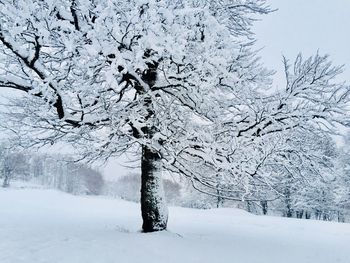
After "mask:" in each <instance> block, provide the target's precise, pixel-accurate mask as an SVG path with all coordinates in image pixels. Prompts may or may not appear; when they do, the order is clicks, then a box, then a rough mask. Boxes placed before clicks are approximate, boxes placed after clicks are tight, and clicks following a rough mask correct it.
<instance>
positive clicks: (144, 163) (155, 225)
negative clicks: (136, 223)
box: [141, 146, 168, 232]
mask: <svg viewBox="0 0 350 263" xmlns="http://www.w3.org/2000/svg"><path fill="white" fill-rule="evenodd" d="M161 176H162V169H161V163H160V157H159V155H158V153H156V152H153V151H152V150H151V149H149V148H148V147H147V146H143V147H142V160H141V212H142V219H143V224H142V229H143V231H144V232H154V231H161V230H164V229H166V227H167V222H168V209H167V206H166V202H165V198H164V189H163V184H162V177H161Z"/></svg>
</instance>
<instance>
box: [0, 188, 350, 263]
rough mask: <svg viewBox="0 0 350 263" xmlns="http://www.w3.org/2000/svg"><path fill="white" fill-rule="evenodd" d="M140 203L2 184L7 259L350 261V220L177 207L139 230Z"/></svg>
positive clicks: (5, 262) (1, 241) (0, 225)
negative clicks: (164, 225)
mask: <svg viewBox="0 0 350 263" xmlns="http://www.w3.org/2000/svg"><path fill="white" fill-rule="evenodd" d="M140 217H141V216H140V209H139V205H137V204H134V203H129V202H125V201H122V200H112V199H105V198H100V197H76V196H71V195H68V194H64V193H61V192H57V191H53V190H43V189H8V190H4V189H1V190H0V262H1V263H17V262H25V263H32V262H33V263H34V262H35V263H39V262H40V263H41V262H47V263H55V262H60V263H68V262H69V263H80V262H81V263H90V262H91V263H104V262H110V263H124V262H125V263H133V262H142V263H147V262H150V263H158V262H159V263H160V262H161V263H171V262H179V263H186V262H198V263H199V262H201V263H206V262H214V263H220V262H225V263H226V262H227V263H229V262H234V263H277V262H278V263H289V262H293V263H306V262H310V263H311V262H312V263H314V262H317V263H336V262H342V263H349V262H350V224H338V223H327V222H318V221H311V220H309V221H307V220H295V219H284V218H275V217H262V216H254V215H251V214H248V213H246V212H244V211H241V210H237V209H213V210H193V209H185V208H177V207H176V208H175V207H174V208H171V209H170V221H169V231H167V232H161V233H151V234H144V233H141V232H140V226H141V220H140Z"/></svg>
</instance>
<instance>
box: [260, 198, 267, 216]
mask: <svg viewBox="0 0 350 263" xmlns="http://www.w3.org/2000/svg"><path fill="white" fill-rule="evenodd" d="M260 204H261V209H262V212H263V215H267V209H268V206H267V201H260Z"/></svg>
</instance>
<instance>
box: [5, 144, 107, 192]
mask: <svg viewBox="0 0 350 263" xmlns="http://www.w3.org/2000/svg"><path fill="white" fill-rule="evenodd" d="M0 151H1V152H0V178H2V186H3V187H9V186H10V184H11V181H12V180H21V181H27V182H30V183H35V184H40V185H43V186H47V187H49V188H54V189H58V190H61V191H64V192H67V193H72V194H89V195H90V194H92V195H97V194H100V193H101V191H102V189H103V185H104V181H103V177H102V174H101V173H100V172H99V171H97V170H95V169H93V168H91V167H89V166H87V165H85V164H81V163H76V162H73V161H72V158H71V157H70V156H69V155H58V154H39V153H33V152H26V151H17V150H9V149H6V147H1V149H0Z"/></svg>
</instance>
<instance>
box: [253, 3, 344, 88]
mask: <svg viewBox="0 0 350 263" xmlns="http://www.w3.org/2000/svg"><path fill="white" fill-rule="evenodd" d="M269 3H270V4H271V6H272V7H273V8H277V9H278V10H277V11H276V12H274V13H271V14H269V15H267V16H264V17H263V19H262V20H261V21H259V22H258V23H256V26H255V28H254V31H255V33H256V38H257V39H258V41H257V46H258V47H263V50H262V51H261V56H262V58H263V61H264V62H265V63H266V65H267V66H268V67H270V68H272V69H275V70H276V71H277V76H276V78H277V79H278V81H277V84H279V83H281V81H282V80H281V78H283V75H282V69H283V64H282V55H285V56H286V57H287V58H289V59H291V60H293V59H294V58H295V57H296V55H297V54H298V53H299V52H302V53H303V54H304V55H305V56H310V55H312V54H315V53H316V52H317V50H319V52H320V54H329V55H330V56H331V59H332V61H334V63H335V64H337V65H342V64H346V65H347V66H346V67H345V72H344V75H343V76H341V77H342V78H343V79H344V80H347V81H349V82H350V1H349V0H269Z"/></svg>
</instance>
